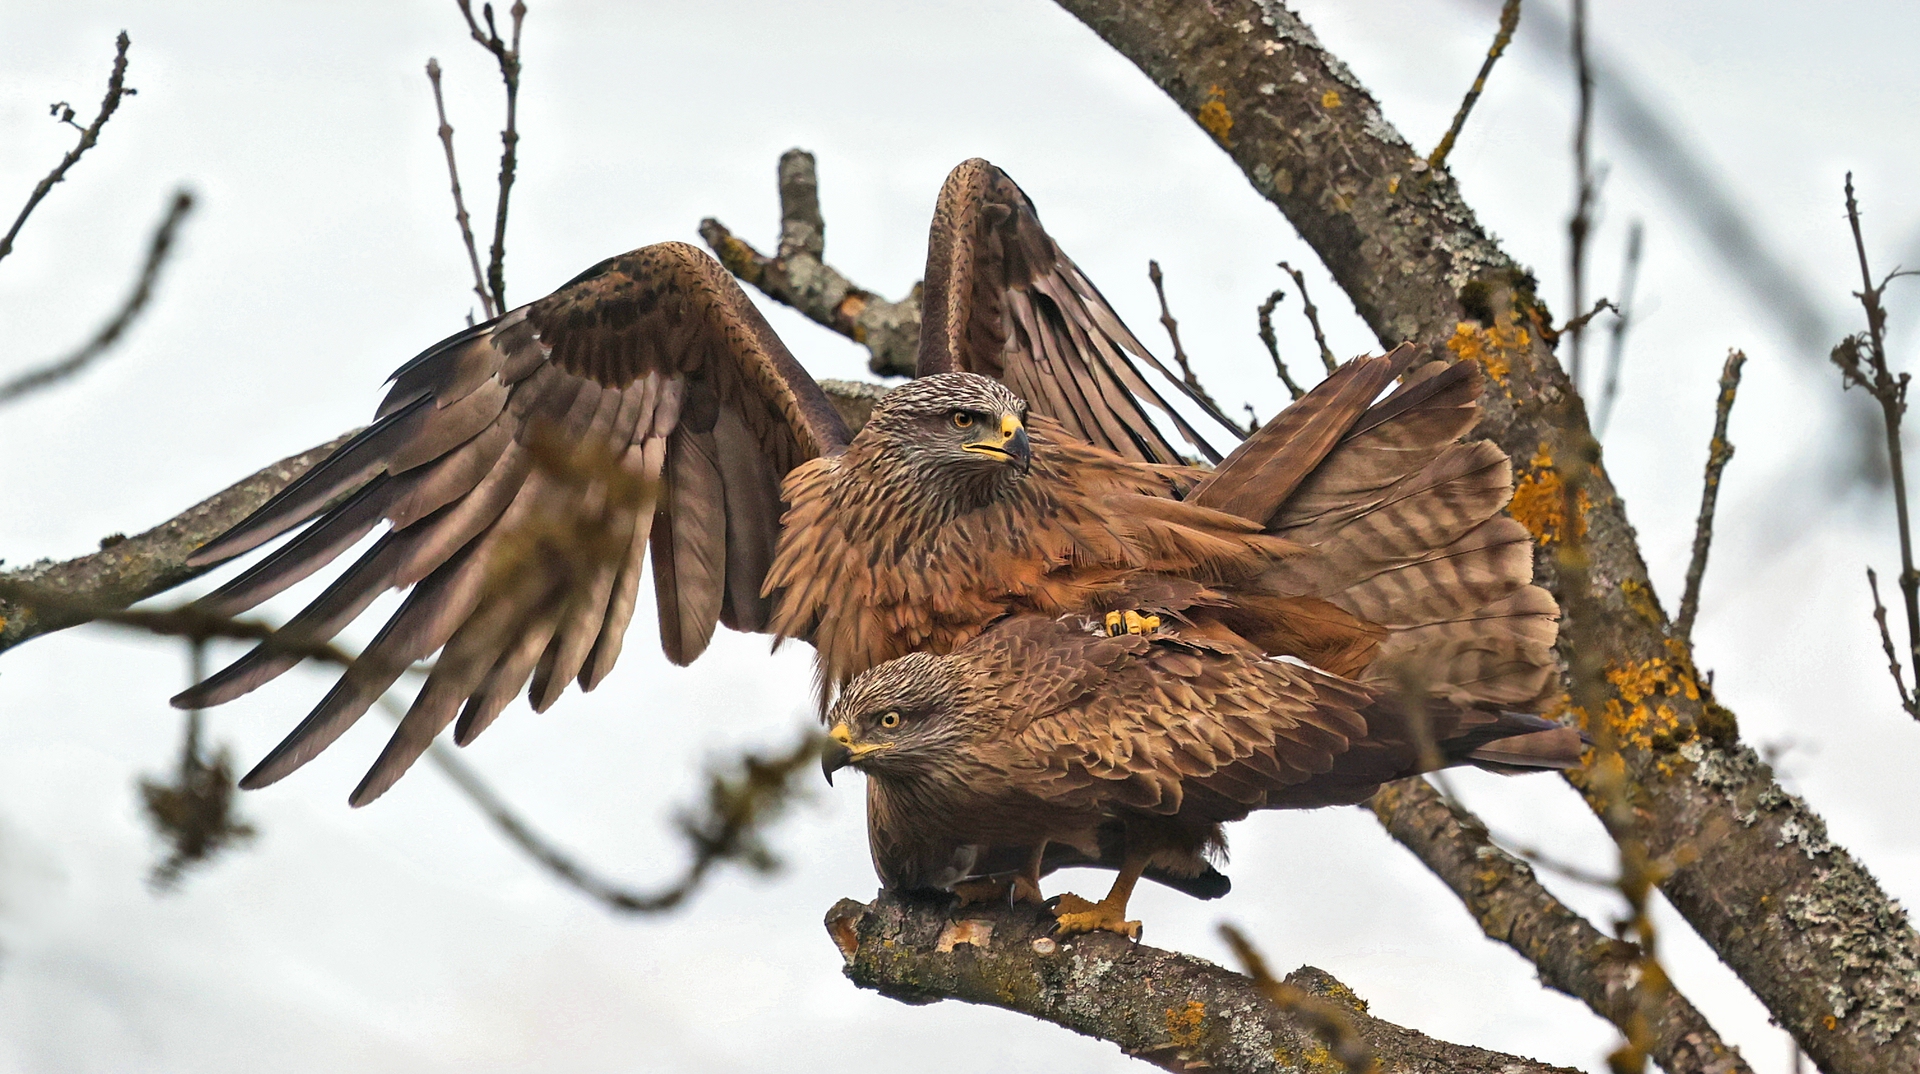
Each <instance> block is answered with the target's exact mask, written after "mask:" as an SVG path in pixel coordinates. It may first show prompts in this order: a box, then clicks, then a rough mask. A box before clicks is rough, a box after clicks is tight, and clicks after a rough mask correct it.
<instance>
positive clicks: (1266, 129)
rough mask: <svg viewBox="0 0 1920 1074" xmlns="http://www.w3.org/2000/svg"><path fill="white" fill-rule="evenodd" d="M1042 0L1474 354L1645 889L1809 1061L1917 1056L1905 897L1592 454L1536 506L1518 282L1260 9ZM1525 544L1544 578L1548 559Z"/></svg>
mask: <svg viewBox="0 0 1920 1074" xmlns="http://www.w3.org/2000/svg"><path fill="white" fill-rule="evenodd" d="M1059 2H1060V4H1061V6H1063V7H1064V8H1066V9H1067V10H1068V11H1070V12H1072V13H1073V14H1074V15H1075V16H1077V17H1078V18H1080V19H1081V21H1083V22H1085V23H1086V24H1087V25H1088V26H1089V27H1090V28H1091V29H1092V30H1093V31H1094V32H1095V33H1097V34H1099V35H1100V37H1101V38H1102V39H1104V40H1105V41H1106V42H1107V43H1108V44H1110V45H1112V46H1113V47H1114V48H1115V49H1117V50H1118V51H1119V52H1120V53H1121V54H1123V55H1125V56H1126V57H1127V58H1128V59H1130V60H1132V61H1133V62H1134V64H1136V65H1137V66H1138V67H1139V68H1140V69H1141V70H1142V71H1143V72H1144V73H1145V74H1146V75H1147V76H1148V77H1149V78H1151V79H1152V80H1153V81H1154V83H1155V84H1156V85H1158V86H1159V87H1160V88H1161V89H1162V90H1164V91H1165V92H1166V93H1167V94H1168V96H1170V97H1172V98H1173V100H1174V101H1175V102H1176V103H1177V104H1178V105H1179V106H1180V108H1181V109H1182V110H1183V111H1185V112H1186V113H1187V114H1188V115H1189V116H1192V117H1193V118H1194V120H1195V122H1196V123H1198V124H1199V125H1200V126H1201V127H1202V129H1204V130H1205V131H1206V132H1207V133H1208V134H1209V136H1211V137H1212V138H1213V139H1214V141H1215V142H1216V143H1217V144H1219V145H1220V146H1221V148H1223V149H1224V150H1226V152H1227V153H1228V154H1229V155H1230V156H1231V157H1232V158H1233V160H1234V162H1235V163H1237V164H1238V165H1239V166H1240V168H1241V170H1242V171H1243V172H1244V173H1245V174H1246V176H1247V177H1248V179H1249V181H1251V182H1252V183H1253V185H1254V187H1255V189H1257V190H1258V191H1259V192H1260V193H1261V194H1263V195H1264V196H1265V197H1266V198H1267V199H1268V200H1269V201H1271V202H1273V203H1274V205H1276V206H1277V207H1279V209H1280V210H1281V211H1282V212H1283V213H1285V214H1286V216H1287V218H1288V219H1289V220H1290V221H1291V222H1292V223H1293V225H1294V227H1295V228H1296V229H1297V230H1298V231H1299V232H1300V234H1301V236H1302V237H1303V238H1305V239H1306V240H1307V241H1308V242H1309V243H1310V244H1311V245H1312V246H1313V247H1314V249H1315V250H1316V251H1317V252H1318V253H1319V255H1320V257H1321V259H1322V260H1323V261H1324V262H1325V263H1326V265H1327V267H1328V269H1329V270H1330V271H1331V272H1332V274H1333V276H1334V278H1335V279H1336V280H1337V281H1338V282H1339V283H1340V285H1341V287H1342V288H1343V289H1344V290H1345V291H1346V292H1347V294H1348V296H1349V297H1350V298H1351V299H1352V300H1353V304H1354V307H1355V308H1356V309H1357V310H1358V311H1359V312H1360V315H1361V316H1362V317H1364V318H1365V319H1366V321H1367V324H1368V325H1369V326H1370V327H1371V328H1372V329H1373V331H1374V333H1375V334H1376V335H1377V336H1378V337H1379V339H1380V341H1381V343H1382V344H1383V345H1390V344H1394V343H1398V342H1400V341H1401V340H1406V339H1414V340H1420V341H1423V342H1426V343H1428V344H1430V345H1432V346H1433V347H1434V348H1435V349H1436V352H1438V351H1439V350H1440V348H1442V347H1444V348H1446V349H1448V350H1451V351H1452V352H1453V353H1454V354H1455V355H1458V356H1459V357H1461V358H1467V359H1472V360H1476V361H1479V362H1481V363H1482V364H1483V365H1484V366H1485V367H1486V369H1487V371H1488V373H1489V374H1490V380H1491V381H1492V382H1493V388H1492V390H1490V391H1489V392H1488V397H1487V399H1486V401H1485V418H1484V420H1483V421H1482V424H1481V427H1480V432H1481V434H1482V435H1485V436H1487V437H1490V438H1492V439H1493V440H1495V441H1497V442H1498V443H1499V444H1500V445H1501V446H1502V447H1503V448H1505V449H1506V450H1507V452H1508V453H1509V454H1510V455H1511V456H1513V458H1514V459H1515V462H1516V469H1517V470H1518V488H1517V491H1516V496H1515V502H1514V507H1513V510H1514V514H1515V517H1517V518H1519V519H1520V520H1521V521H1522V522H1523V523H1526V524H1527V525H1528V527H1529V528H1530V529H1532V530H1533V531H1534V533H1535V534H1536V536H1538V537H1539V538H1540V542H1541V545H1542V550H1543V552H1550V550H1551V549H1550V546H1551V545H1552V544H1553V542H1554V541H1555V540H1557V538H1558V534H1559V533H1560V531H1561V528H1562V527H1565V526H1567V525H1569V524H1572V525H1576V526H1581V527H1583V530H1584V533H1585V537H1586V545H1587V551H1588V552H1589V554H1590V555H1591V556H1592V563H1593V568H1592V588H1593V601H1594V604H1595V607H1597V609H1598V613H1597V614H1598V616H1599V618H1600V621H1599V622H1597V623H1591V624H1587V625H1586V629H1584V630H1583V631H1582V633H1583V635H1585V636H1590V637H1595V638H1599V639H1601V640H1602V642H1603V644H1604V648H1605V658H1606V663H1607V678H1608V680H1609V683H1610V685H1611V689H1612V693H1613V695H1614V700H1612V701H1610V702H1609V703H1608V705H1607V706H1606V709H1607V711H1606V712H1605V713H1601V714H1593V715H1594V716H1596V717H1601V718H1607V719H1611V720H1613V721H1614V722H1615V725H1616V731H1617V733H1618V736H1619V738H1620V740H1621V741H1622V743H1623V744H1624V746H1625V754H1624V756H1625V763H1626V765H1627V767H1628V770H1629V774H1630V775H1631V776H1632V778H1633V780H1634V782H1635V785H1636V788H1637V795H1636V805H1637V806H1638V808H1639V812H1640V815H1641V818H1642V821H1643V823H1644V824H1645V826H1646V827H1645V835H1646V837H1647V840H1648V843H1649V846H1650V849H1651V850H1652V852H1653V853H1655V854H1656V855H1672V856H1674V857H1675V858H1677V859H1678V860H1682V861H1686V862H1687V864H1683V865H1681V866H1679V867H1678V868H1677V869H1676V870H1675V871H1674V872H1673V874H1672V876H1671V877H1670V878H1669V879H1668V880H1667V881H1666V882H1665V883H1664V884H1662V890H1663V891H1664V892H1665V893H1666V896H1667V898H1668V900H1669V901H1670V902H1671V903H1672V904H1673V905H1674V907H1675V908H1676V909H1678V910H1679V911H1680V913H1681V914H1682V915H1683V916H1684V917H1685V918H1686V919H1687V921H1688V922H1689V924H1691V925H1692V926H1693V928H1694V929H1695V930H1696V931H1697V932H1699V934H1700V935H1701V936H1702V938H1704V939H1705V940H1706V941H1707V943H1708V944H1710V945H1711V946H1712V947H1713V949H1714V950H1715V952H1717V953H1718V954H1719V956H1720V957H1721V958H1722V959H1723V960H1724V961H1725V962H1726V963H1727V964H1728V965H1729V966H1730V967H1732V968H1733V970H1734V971H1735V972H1736V973H1738V974H1739V975H1740V977H1741V979H1742V980H1744V981H1745V982H1746V983H1747V985H1748V986H1749V987H1750V988H1752V989H1753V991H1754V992H1755V994H1756V995H1758V996H1759V997H1760V999H1761V1001H1762V1002H1764V1003H1765V1004H1766V1006H1767V1008H1768V1010H1769V1011H1770V1012H1771V1013H1772V1014H1773V1016H1774V1018H1775V1020H1776V1021H1778V1022H1779V1023H1780V1024H1781V1025H1782V1026H1784V1027H1785V1028H1787V1029H1788V1031H1789V1032H1791V1033H1792V1034H1793V1035H1794V1037H1795V1038H1796V1039H1797V1040H1798V1041H1799V1042H1800V1044H1801V1046H1802V1047H1803V1048H1804V1049H1805V1050H1806V1052H1807V1054H1808V1055H1809V1056H1810V1057H1811V1058H1812V1059H1813V1060H1814V1061H1815V1062H1816V1063H1817V1064H1819V1066H1820V1067H1821V1068H1822V1069H1823V1070H1825V1071H1827V1072H1828V1074H1842V1072H1848V1074H1850V1072H1856V1071H1857V1072H1861V1074H1865V1072H1868V1071H1885V1070H1920V938H1917V937H1916V936H1915V933H1914V931H1913V929H1912V927H1911V926H1910V925H1909V924H1908V922H1907V919H1906V916H1905V914H1904V912H1903V911H1902V910H1901V909H1900V907H1899V906H1898V904H1896V903H1895V902H1894V901H1893V900H1891V899H1889V898H1888V897H1887V896H1886V893H1885V892H1884V891H1882V890H1881V888H1880V886H1879V884H1878V883H1877V882H1876V881H1875V880H1874V878H1873V877H1872V876H1871V875H1870V874H1869V873H1868V872H1867V871H1866V870H1865V869H1864V868H1863V867H1862V866H1861V865H1860V864H1859V862H1857V861H1856V860H1855V859H1854V858H1853V857H1852V856H1851V855H1850V854H1848V853H1847V852H1846V851H1845V850H1844V849H1842V848H1840V847H1838V846H1835V845H1834V844H1833V843H1832V842H1831V841H1829V840H1828V839H1827V836H1826V826H1825V824H1824V823H1823V822H1822V821H1821V819H1820V817H1819V816H1818V815H1817V814H1816V813H1814V812H1813V811H1812V810H1811V809H1810V808H1808V807H1807V805H1806V803H1805V802H1803V801H1801V800H1800V799H1798V798H1796V797H1794V796H1792V795H1789V794H1787V793H1786V792H1784V791H1782V790H1781V789H1780V787H1779V786H1778V784H1776V783H1775V782H1774V780H1773V778H1772V773H1771V771H1770V770H1769V769H1768V768H1767V766H1766V765H1764V764H1762V763H1761V762H1760V760H1759V759H1758V758H1757V757H1756V756H1755V755H1754V754H1753V752H1752V751H1751V750H1749V749H1747V748H1746V747H1745V746H1744V745H1742V744H1741V743H1740V742H1739V737H1738V732H1737V729H1736V728H1735V725H1734V720H1733V716H1732V714H1731V713H1729V712H1727V710H1726V709H1724V708H1721V707H1720V706H1719V705H1717V704H1715V703H1714V701H1713V699H1712V696H1711V694H1710V692H1709V691H1708V690H1707V688H1706V686H1705V684H1703V683H1701V682H1699V681H1698V678H1697V676H1696V675H1695V673H1694V669H1693V666H1692V660H1691V654H1690V653H1689V651H1688V649H1687V648H1686V646H1685V645H1683V644H1681V643H1680V642H1679V641H1678V640H1677V639H1674V638H1672V637H1671V636H1670V633H1669V629H1668V624H1667V619H1666V615H1665V613H1664V612H1663V611H1662V610H1661V608H1660V606H1659V603H1658V602H1657V600H1656V599H1655V598H1654V595H1653V590H1652V587H1651V585H1650V583H1649V581H1648V578H1647V572H1646V566H1645V564H1644V563H1642V562H1641V559H1640V554H1639V550H1638V547H1637V545H1636V544H1635V540H1634V533H1633V529H1632V527H1631V526H1629V525H1628V523H1627V519H1626V515H1625V512H1624V507H1623V505H1622V503H1621V501H1620V499H1619V497H1618V496H1617V495H1616V494H1615V493H1614V490H1613V487H1612V484H1611V482H1610V480H1609V479H1608V477H1607V475H1606V472H1605V470H1604V468H1603V467H1598V466H1596V467H1595V471H1594V473H1593V475H1592V477H1591V478H1590V479H1589V481H1588V483H1587V484H1588V489H1589V498H1590V504H1589V506H1588V509H1587V510H1586V511H1585V512H1584V513H1583V517H1581V518H1577V519H1573V520H1571V522H1570V521H1569V520H1568V519H1567V518H1566V517H1565V514H1566V512H1564V510H1560V509H1558V508H1556V507H1555V505H1556V504H1558V503H1560V500H1561V496H1560V489H1559V484H1558V478H1557V476H1555V474H1554V472H1553V470H1552V460H1553V459H1554V458H1555V457H1556V456H1559V455H1563V454H1564V453H1565V452H1564V451H1563V445H1565V444H1568V443H1570V442H1572V441H1574V440H1575V439H1576V438H1584V436H1585V434H1586V429H1587V417H1586V412H1585V408H1584V407H1583V405H1582V404H1581V401H1580V399H1579V397H1578V396H1577V395H1576V394H1575V393H1574V392H1573V390H1572V388H1571V386H1570V385H1569V383H1568V381H1567V378H1566V376H1565V375H1564V374H1563V373H1562V371H1561V369H1560V366H1559V363H1558V362H1557V361H1556V360H1555V358H1554V355H1553V350H1552V340H1553V339H1554V336H1553V333H1552V330H1551V327H1550V326H1551V324H1552V321H1551V318H1550V316H1549V314H1548V313H1547V311H1546V309H1545V308H1544V306H1543V305H1542V304H1541V303H1540V302H1539V301H1538V299H1537V298H1536V297H1535V295H1534V293H1533V290H1534V285H1533V278H1532V275H1531V274H1530V273H1529V272H1528V271H1527V270H1526V269H1525V268H1524V267H1523V266H1520V265H1517V264H1515V263H1514V262H1513V260H1512V259H1511V258H1509V257H1508V256H1507V255H1506V254H1505V253H1504V252H1502V251H1501V249H1500V248H1499V246H1498V245H1497V244H1496V243H1494V242H1493V240H1492V239H1490V238H1489V237H1488V236H1487V235H1486V233H1485V232H1484V231H1483V230H1482V229H1481V228H1480V226H1479V224H1478V222H1477V221H1476V220H1475V219H1474V216H1473V214H1472V212H1470V211H1469V210H1468V209H1467V207H1466V205H1465V204H1464V203H1463V202H1462V201H1461V199H1460V195H1459V191H1458V189H1457V187H1456V186H1455V185H1454V183H1453V181H1452V179H1451V177H1450V176H1448V175H1447V174H1446V173H1445V172H1444V171H1442V172H1438V173H1435V172H1433V171H1432V170H1430V169H1428V168H1427V166H1426V161H1425V160H1423V159H1422V158H1421V156H1420V155H1419V154H1418V153H1416V152H1415V151H1414V149H1413V148H1412V147H1411V146H1410V145H1409V144H1408V143H1407V141H1406V140H1405V139H1404V138H1403V137H1401V135H1400V134H1399V133H1398V132H1397V131H1395V130H1394V129H1393V127H1391V126H1390V125H1389V124H1388V123H1387V122H1386V121H1385V120H1384V119H1383V118H1382V116H1381V114H1380V109H1379V106H1378V104H1377V103H1376V102H1375V101H1374V100H1373V99H1372V97H1371V96H1370V95H1369V94H1368V93H1367V92H1366V89H1365V88H1364V87H1363V86H1362V85H1361V84H1360V82H1359V80H1358V79H1356V78H1355V77H1354V76H1353V74H1352V72H1350V71H1349V70H1348V69H1347V67H1346V65H1345V64H1343V63H1341V62H1340V60H1339V59H1338V58H1337V57H1335V56H1333V55H1332V54H1331V53H1329V52H1327V51H1326V50H1325V49H1324V48H1323V47H1322V46H1321V45H1320V43H1319V42H1318V40H1316V39H1315V37H1314V35H1313V32H1312V31H1311V30H1310V29H1309V28H1308V27H1307V26H1306V25H1305V24H1304V23H1303V22H1301V20H1300V19H1299V18H1298V16H1296V15H1294V14H1293V12H1291V11H1289V10H1288V9H1287V8H1286V7H1285V6H1283V5H1282V4H1280V3H1277V2H1272V0H1268V2H1256V0H1214V2H1211V3H1207V4H1200V3H1190V2H1185V0H1059ZM1542 151H1543V152H1556V153H1557V152H1559V151H1560V150H1559V146H1558V145H1557V143H1556V144H1554V145H1552V146H1551V147H1548V146H1543V147H1542ZM1539 560H1540V567H1541V571H1540V573H1541V576H1542V580H1543V581H1544V582H1545V583H1546V584H1548V585H1549V586H1552V587H1554V588H1556V591H1557V585H1558V580H1557V578H1555V577H1554V574H1553V569H1552V556H1551V555H1550V554H1546V555H1542V556H1540V557H1539ZM1581 715H1582V717H1583V718H1586V716H1587V714H1581ZM1575 783H1576V785H1579V784H1580V781H1579V779H1578V778H1577V777H1576V778H1575ZM1590 800H1591V799H1590Z"/></svg>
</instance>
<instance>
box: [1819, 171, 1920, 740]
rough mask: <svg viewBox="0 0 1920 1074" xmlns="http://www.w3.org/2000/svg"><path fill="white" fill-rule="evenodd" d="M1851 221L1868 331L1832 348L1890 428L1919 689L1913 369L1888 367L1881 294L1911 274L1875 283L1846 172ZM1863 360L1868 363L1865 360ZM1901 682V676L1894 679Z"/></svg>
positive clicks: (1911, 660) (1844, 378)
mask: <svg viewBox="0 0 1920 1074" xmlns="http://www.w3.org/2000/svg"><path fill="white" fill-rule="evenodd" d="M1846 191H1847V224H1848V226H1849V227H1851V228H1852V229H1853V248H1854V251H1855V253H1856V254H1858V256H1859V258H1860V290H1858V291H1855V292H1854V293H1853V297H1855V298H1857V299H1859V300H1860V306H1861V308H1862V309H1864V310H1865V311H1866V314H1867V330H1866V331H1865V332H1862V333H1859V334H1856V335H1851V336H1848V337H1847V338H1845V339H1843V340H1841V341H1840V344H1839V345H1838V346H1836V347H1834V348H1833V353H1832V359H1833V364H1834V365H1837V366H1839V367H1840V385H1841V388H1842V389H1843V390H1844V389H1846V388H1851V387H1853V386H1854V385H1856V384H1857V385H1859V386H1860V387H1861V388H1863V389H1865V390H1866V392H1867V394H1869V395H1871V396H1873V398H1874V401H1875V402H1877V403H1879V404H1880V417H1881V421H1882V424H1884V425H1885V426H1886V433H1887V469H1888V471H1889V473H1890V476H1891V477H1892V479H1893V514H1894V520H1895V522H1896V524H1897V525H1898V526H1899V529H1900V596H1901V599H1902V600H1903V601H1904V602H1905V604H1906V609H1907V666H1908V667H1909V668H1910V669H1912V671H1913V673H1914V676H1915V678H1914V683H1915V686H1916V689H1917V690H1920V571H1915V570H1914V566H1913V525H1912V523H1911V521H1910V520H1909V517H1908V512H1907V467H1906V457H1905V453H1904V452H1903V451H1902V449H1901V446H1900V419H1901V418H1902V417H1904V416H1905V415H1906V413H1907V380H1908V374H1906V373H1902V374H1900V375H1899V376H1897V377H1896V376H1894V375H1893V372H1892V370H1890V369H1889V368H1888V367H1887V336H1886V330H1887V310H1886V307H1885V306H1883V305H1881V301H1880V300H1881V297H1882V296H1883V295H1884V294H1885V293H1886V290H1887V285H1888V284H1890V283H1892V282H1893V281H1894V280H1895V279H1898V278H1899V277H1901V276H1904V275H1911V274H1910V273H1904V272H1901V271H1900V270H1898V269H1895V270H1894V271H1893V272H1890V273H1888V274H1887V277H1886V278H1885V279H1883V280H1881V281H1880V283H1879V286H1875V285H1874V282H1873V270H1872V269H1870V268H1868V267H1867V242H1866V239H1865V238H1863V237H1862V236H1861V234H1860V203H1859V202H1858V201H1857V200H1855V199H1854V196H1853V173H1852V172H1848V173H1847V183H1846ZM1863 363H1864V364H1863ZM1879 603H1880V598H1879V594H1878V593H1877V592H1876V593H1875V595H1874V604H1875V606H1876V607H1878V606H1879ZM1875 618H1876V619H1879V620H1880V624H1881V626H1880V630H1881V636H1882V637H1885V636H1886V617H1885V614H1884V612H1882V613H1877V614H1876V615H1875ZM1895 681H1896V682H1898V678H1897V676H1896V679H1895ZM1916 701H1920V697H1915V698H1909V697H1908V696H1907V694H1906V691H1905V689H1904V688H1902V690H1901V707H1902V708H1904V709H1906V710H1907V713H1908V714H1909V715H1911V716H1913V717H1914V718H1915V719H1920V707H1916V705H1915V702H1916Z"/></svg>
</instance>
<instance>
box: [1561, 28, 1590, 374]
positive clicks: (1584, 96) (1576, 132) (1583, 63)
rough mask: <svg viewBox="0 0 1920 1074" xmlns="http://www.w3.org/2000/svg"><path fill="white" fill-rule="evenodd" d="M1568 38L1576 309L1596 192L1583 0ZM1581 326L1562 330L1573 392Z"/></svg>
mask: <svg viewBox="0 0 1920 1074" xmlns="http://www.w3.org/2000/svg"><path fill="white" fill-rule="evenodd" d="M1572 39H1573V73H1574V84H1575V92H1576V95H1577V99H1578V100H1579V102H1580V103H1579V108H1578V110H1577V111H1576V113H1575V118H1574V124H1573V168H1574V197H1573V215H1572V216H1571V217H1570V218H1569V219H1568V220H1567V239H1568V242H1567V261H1568V280H1569V284H1570V287H1571V289H1572V295H1573V301H1572V303H1571V305H1572V306H1573V308H1574V309H1579V308H1581V307H1582V306H1585V305H1586V304H1587V300H1586V271H1587V233H1588V232H1589V231H1590V230H1592V228H1593V204H1594V200H1595V197H1596V194H1597V191H1596V189H1595V186H1594V179H1593V161H1592V138H1593V71H1592V69H1591V68H1590V67H1589V66H1588V64H1587V0H1573V35H1572ZM1588 316H1592V315H1591V314H1589V315H1588ZM1585 327H1586V321H1585V320H1582V319H1576V320H1573V321H1569V322H1567V326H1566V328H1565V329H1564V330H1563V331H1564V332H1566V333H1569V334H1571V337H1572V338H1571V339H1569V340H1568V357H1567V379H1569V380H1571V381H1573V390H1574V391H1576V392H1577V391H1580V390H1581V387H1582V385H1584V384H1585V383H1586V381H1585V380H1584V378H1582V377H1581V372H1582V370H1581V368H1580V354H1581V346H1580V343H1581V337H1582V336H1583V335H1584V333H1583V332H1582V331H1581V330H1582V329H1583V328H1585Z"/></svg>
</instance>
